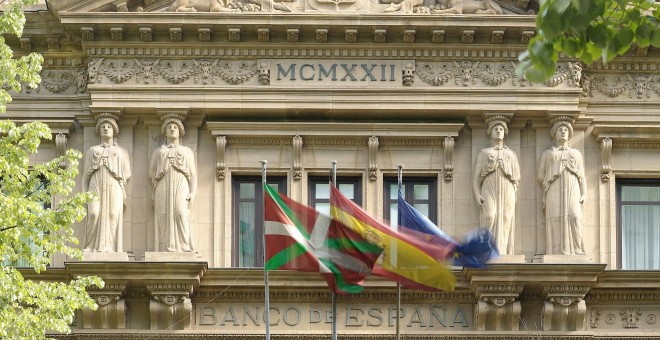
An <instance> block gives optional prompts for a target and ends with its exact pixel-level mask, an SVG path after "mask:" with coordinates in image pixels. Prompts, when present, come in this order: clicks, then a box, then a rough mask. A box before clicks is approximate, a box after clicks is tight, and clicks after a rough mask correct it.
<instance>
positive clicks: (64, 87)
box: [4, 68, 87, 94]
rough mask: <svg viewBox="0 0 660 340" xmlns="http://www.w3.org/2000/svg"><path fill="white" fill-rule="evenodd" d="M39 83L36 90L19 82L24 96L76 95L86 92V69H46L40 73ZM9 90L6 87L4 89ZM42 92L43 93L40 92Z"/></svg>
mask: <svg viewBox="0 0 660 340" xmlns="http://www.w3.org/2000/svg"><path fill="white" fill-rule="evenodd" d="M40 75H41V83H40V84H39V86H37V87H36V88H33V87H30V86H29V85H28V84H27V83H24V82H21V92H20V93H24V94H42V93H54V94H78V93H84V92H85V91H87V68H78V69H46V70H43V71H42V72H41V74H40ZM4 88H5V89H6V90H10V89H9V88H8V87H6V86H5V87H4ZM42 91H43V92H42Z"/></svg>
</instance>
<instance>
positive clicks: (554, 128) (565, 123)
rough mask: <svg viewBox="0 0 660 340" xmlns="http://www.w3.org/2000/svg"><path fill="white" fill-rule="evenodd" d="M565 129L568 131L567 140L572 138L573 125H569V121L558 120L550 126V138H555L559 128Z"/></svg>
mask: <svg viewBox="0 0 660 340" xmlns="http://www.w3.org/2000/svg"><path fill="white" fill-rule="evenodd" d="M562 126H563V127H565V128H566V129H567V130H568V139H571V138H573V124H571V122H570V121H567V120H558V121H556V122H554V123H553V124H552V128H550V137H551V138H552V139H556V138H557V131H558V130H559V128H561V127H562Z"/></svg>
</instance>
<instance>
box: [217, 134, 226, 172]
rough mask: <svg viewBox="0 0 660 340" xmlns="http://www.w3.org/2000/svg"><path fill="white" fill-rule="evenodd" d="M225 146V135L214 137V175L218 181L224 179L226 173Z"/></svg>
mask: <svg viewBox="0 0 660 340" xmlns="http://www.w3.org/2000/svg"><path fill="white" fill-rule="evenodd" d="M226 146H227V138H226V137H225V136H216V137H215V147H216V156H215V157H216V163H215V176H216V177H217V178H218V180H219V181H222V180H224V179H225V176H226V175H227V164H225V147H226Z"/></svg>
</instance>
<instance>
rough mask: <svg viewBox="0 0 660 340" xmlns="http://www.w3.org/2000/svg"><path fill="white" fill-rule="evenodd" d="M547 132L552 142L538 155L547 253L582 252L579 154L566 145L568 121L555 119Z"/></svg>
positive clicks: (584, 185)
mask: <svg viewBox="0 0 660 340" xmlns="http://www.w3.org/2000/svg"><path fill="white" fill-rule="evenodd" d="M550 135H551V136H552V138H553V139H554V142H555V145H554V146H553V147H552V148H550V149H549V150H546V151H545V152H543V154H542V155H541V161H540V163H539V172H538V180H539V182H540V183H541V185H543V192H544V200H543V203H544V207H545V222H546V226H545V227H546V253H547V254H549V255H562V254H563V255H584V254H585V248H584V241H583V226H582V209H583V206H584V203H585V198H586V194H587V182H586V179H585V176H584V162H583V160H582V154H581V153H580V151H578V150H576V149H573V148H571V147H570V146H568V141H569V140H570V139H571V138H572V137H573V127H572V126H571V122H569V121H566V120H559V121H556V122H555V123H554V124H553V126H552V128H551V130H550Z"/></svg>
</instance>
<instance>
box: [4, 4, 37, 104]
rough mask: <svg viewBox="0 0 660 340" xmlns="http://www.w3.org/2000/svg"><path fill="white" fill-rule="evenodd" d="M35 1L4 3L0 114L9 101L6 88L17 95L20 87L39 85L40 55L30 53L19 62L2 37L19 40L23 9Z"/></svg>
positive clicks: (23, 22) (9, 97) (19, 59)
mask: <svg viewBox="0 0 660 340" xmlns="http://www.w3.org/2000/svg"><path fill="white" fill-rule="evenodd" d="M37 1H38V0H8V1H3V2H2V5H3V6H4V7H3V8H2V10H3V12H2V16H0V84H4V86H2V87H0V113H3V112H5V110H6V109H7V104H9V103H10V102H11V96H10V95H9V93H8V92H7V90H8V89H11V90H14V91H16V92H20V91H21V88H22V86H23V84H25V85H27V86H29V87H30V88H35V87H37V84H39V82H41V77H40V76H39V72H40V71H41V65H42V64H43V62H44V58H43V57H42V56H41V54H38V53H30V54H28V55H26V56H22V57H20V58H18V59H15V58H14V52H13V51H12V50H11V48H10V47H9V46H8V45H7V44H6V43H5V35H7V34H10V35H15V36H17V37H21V35H22V34H23V26H24V25H25V14H24V13H23V7H25V6H28V5H34V4H36V3H37Z"/></svg>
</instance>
